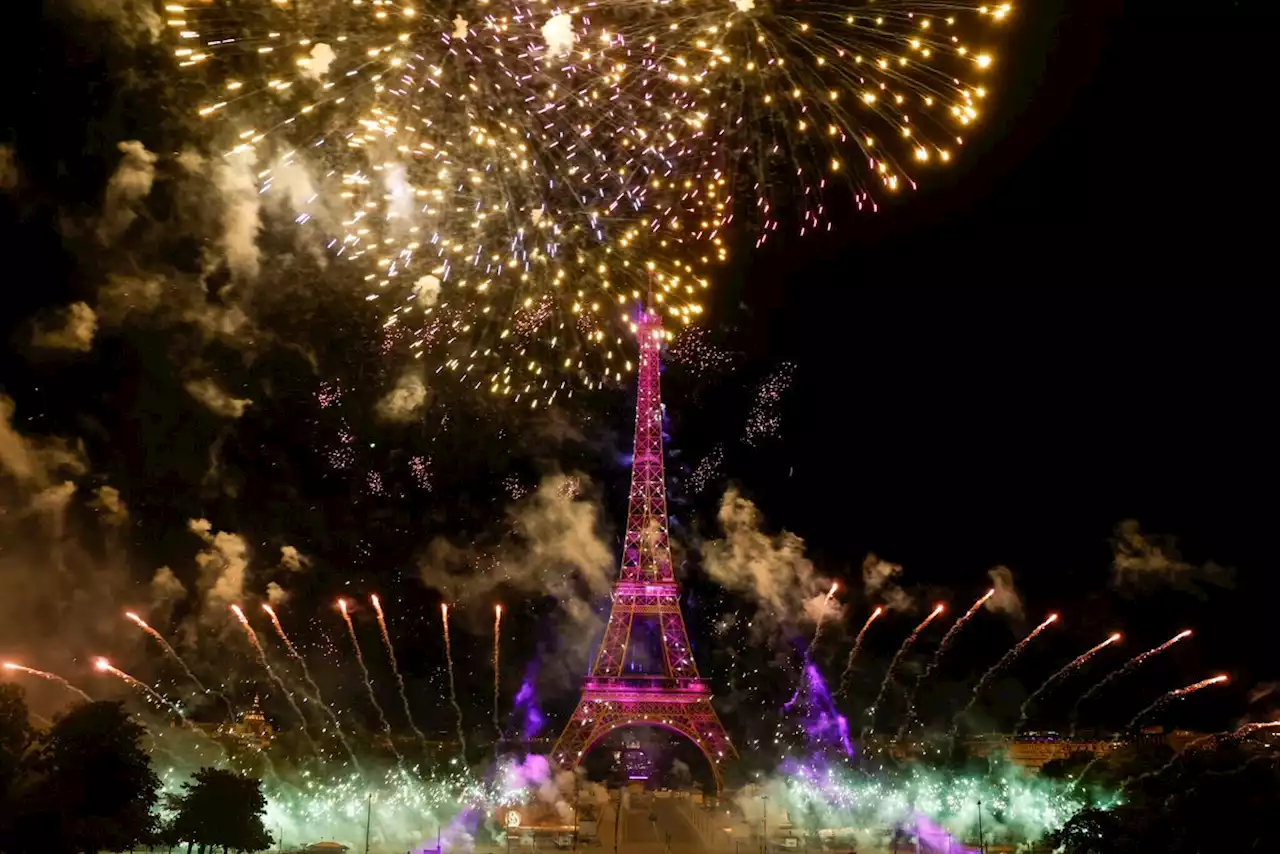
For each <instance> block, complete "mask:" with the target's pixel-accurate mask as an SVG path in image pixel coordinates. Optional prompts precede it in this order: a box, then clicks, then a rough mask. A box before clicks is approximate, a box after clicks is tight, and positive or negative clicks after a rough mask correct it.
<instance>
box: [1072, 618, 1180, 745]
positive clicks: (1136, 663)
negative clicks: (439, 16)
mask: <svg viewBox="0 0 1280 854" xmlns="http://www.w3.org/2000/svg"><path fill="white" fill-rule="evenodd" d="M1189 637H1191V629H1183V630H1182V631H1180V632H1178V633H1177V634H1176V635H1174V636H1173V637H1171V638H1169V639H1168V640H1167V641H1165V642H1164V643H1162V644H1160V645H1159V646H1156V647H1152V648H1151V649H1149V650H1147V651H1146V652H1144V653H1141V654H1139V655H1135V656H1134V657H1133V658H1131V659H1129V660H1128V661H1127V662H1125V664H1124V666H1123V667H1121V668H1119V669H1118V670H1115V671H1113V672H1111V673H1109V674H1107V676H1106V677H1105V678H1103V680H1102V681H1101V682H1099V683H1098V684H1097V685H1094V686H1093V687H1092V688H1090V689H1089V690H1088V691H1085V692H1084V693H1083V694H1081V695H1080V699H1078V700H1076V704H1075V706H1073V707H1072V709H1071V730H1072V732H1074V731H1075V728H1076V719H1077V718H1079V717H1080V707H1081V706H1083V705H1084V702H1085V701H1086V700H1088V699H1089V698H1090V697H1092V696H1094V695H1095V694H1097V693H1098V692H1099V691H1101V690H1102V689H1103V688H1105V687H1107V686H1108V685H1110V684H1111V683H1112V682H1114V681H1116V680H1117V679H1119V678H1120V677H1121V676H1124V675H1125V674H1127V673H1132V672H1133V671H1134V670H1136V669H1137V668H1139V667H1141V666H1142V664H1143V663H1144V662H1146V661H1147V660H1148V659H1150V658H1152V657H1153V656H1156V655H1159V654H1160V653H1162V652H1164V651H1165V650H1166V649H1168V648H1169V647H1171V646H1173V645H1174V644H1175V643H1178V642H1179V641H1183V640H1186V639H1187V638H1189Z"/></svg>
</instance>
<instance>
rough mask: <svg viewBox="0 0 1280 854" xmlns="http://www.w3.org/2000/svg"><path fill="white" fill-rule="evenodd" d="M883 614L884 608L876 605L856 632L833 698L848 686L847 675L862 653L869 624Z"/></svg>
mask: <svg viewBox="0 0 1280 854" xmlns="http://www.w3.org/2000/svg"><path fill="white" fill-rule="evenodd" d="M883 613H884V608H883V607H882V606H880V605H877V606H876V609H875V610H874V611H872V612H871V616H870V617H867V621H866V622H865V623H863V624H862V628H861V629H859V630H858V636H857V637H856V638H854V639H853V649H851V650H849V658H848V659H846V660H845V663H844V672H843V673H841V674H840V687H839V688H837V689H836V693H835V696H837V697H839V696H840V695H841V694H843V693H844V691H845V688H847V687H848V686H849V674H851V673H853V662H854V660H855V659H857V657H858V653H859V652H861V651H862V639H863V638H865V637H866V636H867V629H869V628H871V624H872V623H874V622H875V621H876V620H877V619H878V618H879V617H880V615H881V614H883Z"/></svg>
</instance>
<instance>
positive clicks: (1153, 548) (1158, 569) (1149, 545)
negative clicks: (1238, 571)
mask: <svg viewBox="0 0 1280 854" xmlns="http://www.w3.org/2000/svg"><path fill="white" fill-rule="evenodd" d="M1111 550H1112V563H1111V584H1112V586H1113V587H1115V588H1117V589H1120V590H1127V591H1144V590H1153V589H1156V588H1160V587H1170V588H1173V589H1176V590H1182V591H1184V592H1187V593H1192V594H1195V595H1198V596H1202V595H1204V591H1203V589H1202V584H1211V585H1213V586H1215V587H1224V588H1230V587H1231V586H1232V585H1233V583H1234V575H1235V573H1234V572H1233V571H1232V570H1231V569H1230V568H1228V567H1225V566H1220V565H1218V564H1216V563H1214V562H1212V561H1209V562H1208V563H1204V564H1195V563H1191V562H1189V561H1186V560H1183V558H1182V555H1181V553H1180V552H1179V550H1178V542H1177V539H1176V538H1174V537H1171V536H1167V535H1161V534H1146V533H1143V531H1142V528H1141V526H1140V525H1139V524H1138V521H1137V520H1136V519H1125V520H1124V521H1123V522H1121V523H1120V524H1118V525H1116V529H1115V534H1114V536H1113V537H1112V538H1111Z"/></svg>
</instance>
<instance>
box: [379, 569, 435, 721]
mask: <svg viewBox="0 0 1280 854" xmlns="http://www.w3.org/2000/svg"><path fill="white" fill-rule="evenodd" d="M369 601H370V602H372V603H373V612H374V613H375V614H377V616H378V629H379V630H380V631H381V632H382V645H383V646H385V647H386V648H387V658H389V659H390V660H391V672H392V673H393V674H394V675H395V677H396V689H397V690H398V691H399V692H400V702H401V703H402V704H404V716H405V718H406V719H407V720H408V721H409V728H410V729H412V730H413V732H414V735H416V736H418V740H419V741H421V742H425V741H426V740H427V737H426V736H425V735H423V734H422V730H420V729H418V724H417V723H416V722H415V721H414V720H413V709H411V708H410V707H409V695H408V694H407V693H406V692H405V689H404V676H403V675H402V674H401V673H400V664H399V662H397V661H396V650H395V647H394V646H393V645H392V643H391V633H390V632H389V631H387V617H386V615H385V614H383V613H382V603H381V602H380V601H378V594H377V593H374V594H373V595H372V596H370V597H369Z"/></svg>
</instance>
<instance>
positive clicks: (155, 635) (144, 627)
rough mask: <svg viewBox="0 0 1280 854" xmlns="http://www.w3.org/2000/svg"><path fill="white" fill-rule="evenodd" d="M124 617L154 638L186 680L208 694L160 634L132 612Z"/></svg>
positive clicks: (207, 690)
mask: <svg viewBox="0 0 1280 854" xmlns="http://www.w3.org/2000/svg"><path fill="white" fill-rule="evenodd" d="M124 615H125V617H127V618H128V619H129V620H131V621H132V622H133V623H135V624H136V625H137V626H138V628H140V629H142V630H143V631H144V632H146V633H147V634H149V635H151V637H153V638H155V641H156V643H158V644H160V648H161V649H162V650H164V653H165V655H167V656H169V657H170V658H171V659H173V660H174V661H176V662H177V663H178V666H179V667H181V668H182V672H183V673H185V674H186V675H187V678H188V679H190V680H191V681H192V682H194V683H195V684H196V687H197V688H199V689H200V691H201V693H204V694H208V693H209V689H208V688H206V687H204V683H203V682H201V681H200V680H199V679H197V678H196V675H195V674H194V673H192V672H191V668H190V667H188V666H187V662H185V661H183V659H182V656H180V655H178V652H177V650H175V649H174V648H173V647H172V646H171V645H170V644H169V642H168V641H167V640H165V639H164V635H162V634H160V633H159V632H158V631H156V630H155V629H153V628H152V627H151V626H149V625H147V623H146V621H145V620H143V619H142V618H141V617H139V616H138V615H137V614H135V613H134V612H132V611H126V612H125V614H124Z"/></svg>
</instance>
